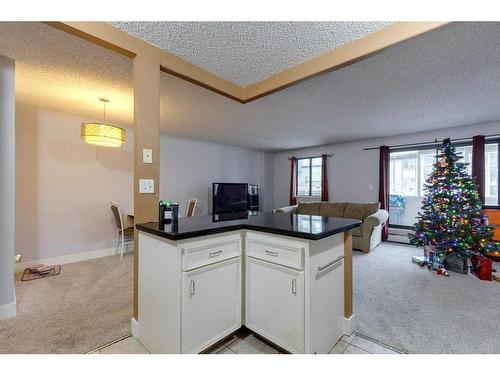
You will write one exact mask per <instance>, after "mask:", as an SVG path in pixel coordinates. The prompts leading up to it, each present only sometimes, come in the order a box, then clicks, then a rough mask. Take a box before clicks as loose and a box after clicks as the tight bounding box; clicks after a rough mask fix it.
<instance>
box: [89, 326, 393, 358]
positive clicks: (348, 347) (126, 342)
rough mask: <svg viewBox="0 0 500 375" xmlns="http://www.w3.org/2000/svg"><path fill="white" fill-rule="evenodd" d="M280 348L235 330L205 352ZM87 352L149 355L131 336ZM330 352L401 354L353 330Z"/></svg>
mask: <svg viewBox="0 0 500 375" xmlns="http://www.w3.org/2000/svg"><path fill="white" fill-rule="evenodd" d="M280 353H284V352H283V351H282V350H281V349H279V348H277V347H274V346H272V345H270V344H269V343H267V342H265V341H264V340H262V339H260V338H258V337H257V336H255V335H254V334H253V333H251V332H249V331H246V330H245V331H244V330H242V331H238V332H236V333H235V334H234V335H233V336H231V337H229V338H227V339H225V340H224V341H222V342H221V343H219V344H217V345H216V346H214V347H212V348H210V349H208V350H207V351H206V354H280ZM89 354H149V352H148V350H147V349H146V348H145V347H144V346H143V345H142V344H141V343H140V342H139V341H138V340H136V339H134V338H133V337H131V336H127V337H124V338H122V339H119V340H116V341H115V342H113V343H110V344H108V345H105V346H103V347H102V348H99V349H96V350H94V351H92V352H90V353H89ZM330 354H403V353H401V352H399V351H396V350H395V349H391V348H390V347H388V346H385V345H381V344H379V343H377V342H375V341H374V340H371V339H369V338H367V337H364V336H362V335H359V334H356V333H353V334H351V335H350V336H345V335H344V336H343V337H342V338H341V339H340V340H339V342H338V343H337V344H336V345H335V346H334V347H333V348H332V350H331V351H330Z"/></svg>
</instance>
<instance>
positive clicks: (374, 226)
mask: <svg viewBox="0 0 500 375" xmlns="http://www.w3.org/2000/svg"><path fill="white" fill-rule="evenodd" d="M275 212H277V213H296V214H303V215H319V216H333V217H345V218H351V219H358V220H361V221H362V222H363V223H362V225H361V226H360V227H357V228H354V229H353V230H352V247H353V248H354V249H357V250H362V251H363V252H364V253H368V252H370V251H371V250H373V249H374V248H375V247H376V246H377V245H378V244H379V243H380V242H381V241H382V227H383V226H384V225H385V224H386V223H387V219H388V218H389V213H388V212H387V211H386V210H381V209H380V203H379V202H374V203H348V202H332V203H330V202H310V203H303V202H301V203H299V204H298V205H295V206H287V207H282V208H278V209H277V210H275Z"/></svg>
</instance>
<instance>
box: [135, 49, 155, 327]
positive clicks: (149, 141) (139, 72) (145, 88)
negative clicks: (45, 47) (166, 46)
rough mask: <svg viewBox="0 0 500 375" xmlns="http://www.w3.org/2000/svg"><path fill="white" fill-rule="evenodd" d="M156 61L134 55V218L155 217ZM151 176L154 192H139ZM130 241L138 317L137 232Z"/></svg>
mask: <svg viewBox="0 0 500 375" xmlns="http://www.w3.org/2000/svg"><path fill="white" fill-rule="evenodd" d="M144 148H149V149H151V150H153V163H152V164H144V163H143V160H142V150H143V149H144ZM159 154H160V64H159V58H158V56H156V55H155V54H153V53H151V54H149V53H140V54H138V55H137V56H136V57H135V58H134V221H135V223H136V224H137V223H145V222H150V221H157V220H158V199H159V194H158V192H159V188H160V183H159V171H160V155H159ZM140 179H152V180H154V194H140V193H139V180H140ZM134 238H135V241H134V318H135V319H136V320H138V269H139V267H138V265H139V254H138V246H137V241H138V232H137V229H136V230H135V237H134Z"/></svg>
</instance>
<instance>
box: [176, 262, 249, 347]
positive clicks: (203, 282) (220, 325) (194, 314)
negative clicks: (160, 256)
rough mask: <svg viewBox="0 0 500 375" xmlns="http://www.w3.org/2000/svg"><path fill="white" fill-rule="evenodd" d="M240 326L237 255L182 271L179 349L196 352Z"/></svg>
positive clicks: (239, 271)
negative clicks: (180, 341) (180, 343)
mask: <svg viewBox="0 0 500 375" xmlns="http://www.w3.org/2000/svg"><path fill="white" fill-rule="evenodd" d="M240 326H241V257H237V258H233V259H230V260H227V261H223V262H220V263H215V264H211V265H208V266H204V267H201V268H198V269H195V270H193V271H189V272H183V273H182V353H197V352H199V351H201V350H203V349H205V348H207V347H208V346H210V345H212V344H214V343H216V342H217V341H218V340H220V339H222V338H223V337H224V336H226V335H228V334H230V333H231V332H233V331H235V330H236V329H238V328H239V327H240Z"/></svg>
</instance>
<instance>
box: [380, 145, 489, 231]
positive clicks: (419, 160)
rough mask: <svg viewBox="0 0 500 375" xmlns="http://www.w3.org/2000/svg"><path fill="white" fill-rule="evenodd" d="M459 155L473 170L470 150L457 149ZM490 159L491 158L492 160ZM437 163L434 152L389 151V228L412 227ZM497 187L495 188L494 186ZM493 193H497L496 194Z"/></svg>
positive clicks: (429, 150) (469, 168)
mask: <svg viewBox="0 0 500 375" xmlns="http://www.w3.org/2000/svg"><path fill="white" fill-rule="evenodd" d="M456 150H457V152H458V153H461V154H462V156H463V157H464V160H463V162H465V163H469V165H468V166H467V172H468V173H469V174H470V173H471V171H472V167H471V165H470V163H471V162H472V146H469V145H465V146H457V148H456ZM492 158H493V156H492ZM435 162H436V148H434V147H433V148H428V149H416V150H404V151H392V152H391V154H390V165H389V171H390V180H389V215H390V217H389V223H390V225H396V226H398V225H401V226H413V225H414V224H415V221H416V217H417V215H418V211H419V210H420V208H421V206H422V197H423V196H424V195H425V184H426V180H427V178H428V177H429V175H430V174H431V173H432V170H433V167H434V163H435ZM495 187H496V185H495ZM495 191H496V190H495Z"/></svg>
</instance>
